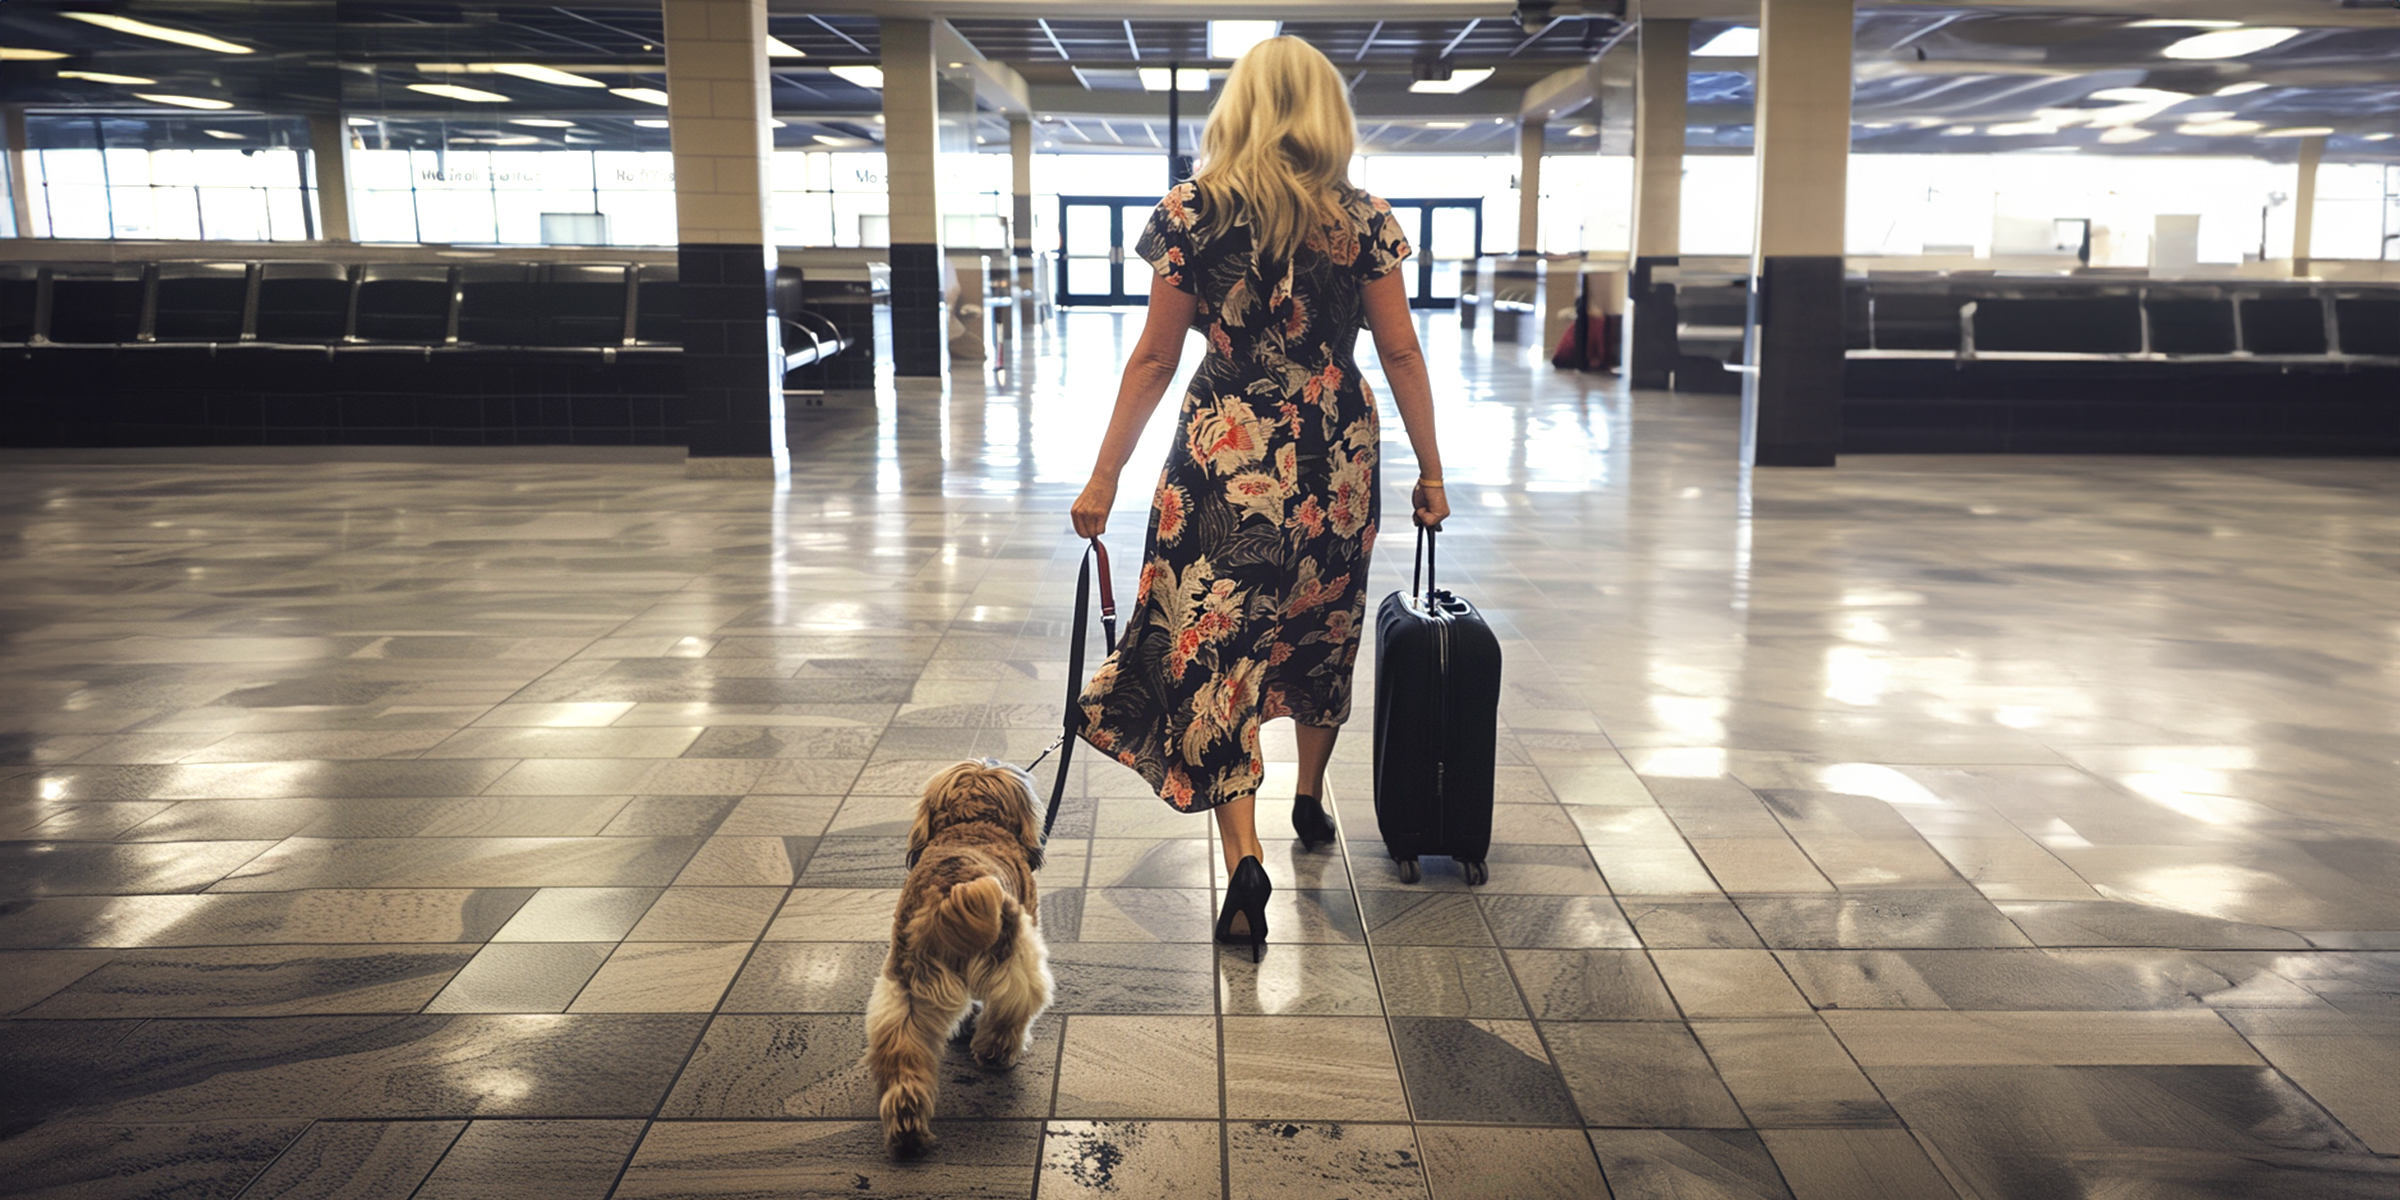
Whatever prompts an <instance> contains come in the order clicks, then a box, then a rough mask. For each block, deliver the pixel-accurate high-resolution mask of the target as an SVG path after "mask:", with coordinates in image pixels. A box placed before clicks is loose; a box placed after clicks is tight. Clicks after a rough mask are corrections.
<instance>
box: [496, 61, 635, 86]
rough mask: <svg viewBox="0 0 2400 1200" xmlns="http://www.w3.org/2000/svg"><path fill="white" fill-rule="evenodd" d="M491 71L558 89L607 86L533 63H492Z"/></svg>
mask: <svg viewBox="0 0 2400 1200" xmlns="http://www.w3.org/2000/svg"><path fill="white" fill-rule="evenodd" d="M492 70H493V71H494V72H495V73H497V74H501V75H514V76H516V77H517V78H519V79H530V80H532V81H534V82H535V83H554V84H557V85H558V86H560V87H578V88H587V87H606V86H608V85H607V84H604V83H602V82H600V81H599V80H597V79H593V78H590V77H589V76H584V75H577V74H574V73H572V72H568V71H561V70H559V69H558V68H556V67H545V66H540V65H537V64H535V63H493V64H492Z"/></svg>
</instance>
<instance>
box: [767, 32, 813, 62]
mask: <svg viewBox="0 0 2400 1200" xmlns="http://www.w3.org/2000/svg"><path fill="white" fill-rule="evenodd" d="M767 57H768V58H807V57H808V51H806V50H803V49H801V48H800V47H798V46H795V45H793V44H791V43H790V42H787V41H784V40H783V39H782V38H779V37H776V36H775V35H773V34H768V35H767Z"/></svg>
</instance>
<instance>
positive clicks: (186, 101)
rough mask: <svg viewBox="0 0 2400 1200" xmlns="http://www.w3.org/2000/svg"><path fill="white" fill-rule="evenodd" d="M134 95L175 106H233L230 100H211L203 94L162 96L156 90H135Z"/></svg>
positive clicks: (212, 107) (216, 107) (215, 108)
mask: <svg viewBox="0 0 2400 1200" xmlns="http://www.w3.org/2000/svg"><path fill="white" fill-rule="evenodd" d="M134 95H135V96H137V97H139V98H141V99H144V100H148V101H149V102H151V103H152V104H172V105H174V106H175V107H177V108H205V109H208V110H210V111H212V112H213V111H215V110H217V109H221V108H232V107H233V102H232V101H230V100H211V99H209V98H207V97H205V96H164V95H160V94H158V93H156V92H135V93H134Z"/></svg>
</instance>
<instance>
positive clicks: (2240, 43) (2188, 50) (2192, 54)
mask: <svg viewBox="0 0 2400 1200" xmlns="http://www.w3.org/2000/svg"><path fill="white" fill-rule="evenodd" d="M2298 36H2300V31H2299V30H2297V29H2284V28H2279V27H2275V26H2259V27H2256V28H2250V29H2220V30H2217V31H2216V32H2214V33H2203V34H2198V35H2196V36H2193V37H2188V38H2185V39H2183V40H2182V41H2180V42H2177V43H2175V44H2174V45H2172V46H2169V47H2167V48H2166V49H2165V50H2163V51H2161V53H2163V54H2165V55H2166V56H2167V57H2168V58H2178V59H2210V58H2240V57H2242V56H2243V55H2245V54H2256V53H2258V52H2259V51H2261V50H2265V49H2268V48H2270V47H2274V46H2280V45H2282V44H2283V43H2285V42H2288V41H2290V40H2292V39H2293V38H2295V37H2298Z"/></svg>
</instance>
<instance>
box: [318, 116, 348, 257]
mask: <svg viewBox="0 0 2400 1200" xmlns="http://www.w3.org/2000/svg"><path fill="white" fill-rule="evenodd" d="M308 149H309V158H310V159H311V161H313V162H314V163H315V164H316V179H315V180H313V182H314V183H315V184H316V189H317V237H318V239H319V240H321V241H328V242H347V241H350V240H352V239H351V236H350V130H349V128H348V127H347V126H345V125H344V124H343V123H342V114H340V113H338V112H335V113H313V114H311V115H310V116H309V118H308Z"/></svg>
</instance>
